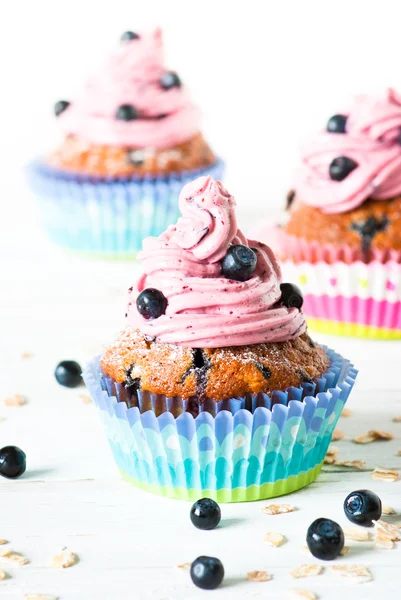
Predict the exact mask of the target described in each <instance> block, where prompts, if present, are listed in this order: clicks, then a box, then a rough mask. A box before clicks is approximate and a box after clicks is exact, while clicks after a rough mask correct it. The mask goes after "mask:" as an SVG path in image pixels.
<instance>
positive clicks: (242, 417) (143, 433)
mask: <svg viewBox="0 0 401 600" xmlns="http://www.w3.org/2000/svg"><path fill="white" fill-rule="evenodd" d="M327 353H328V355H329V357H330V359H331V366H330V368H329V369H328V371H327V373H326V374H325V375H323V376H322V378H320V379H319V385H318V386H317V388H316V393H315V394H314V395H310V396H303V391H304V389H303V388H299V394H300V395H299V397H300V398H302V401H301V400H291V397H293V396H292V395H291V392H292V391H293V390H292V389H291V388H290V389H289V390H287V391H286V392H283V391H277V394H283V395H284V396H285V398H283V396H274V393H272V395H271V396H272V398H271V400H272V403H271V404H272V406H271V409H268V408H265V407H263V406H258V407H257V408H255V410H254V411H253V412H252V411H251V410H246V409H243V408H240V409H239V410H236V411H235V412H230V411H229V410H226V409H223V410H220V412H218V413H217V414H216V415H215V416H213V415H211V414H210V413H208V412H207V411H203V412H200V414H199V415H198V416H196V417H194V416H193V415H192V414H191V413H190V412H183V413H182V414H180V415H179V416H178V417H176V418H175V417H174V416H173V414H172V413H171V412H169V411H166V412H163V413H162V414H160V415H159V416H157V415H156V413H155V412H154V411H153V410H147V411H146V412H144V413H141V412H140V410H139V408H138V407H132V408H127V405H126V404H125V402H120V401H118V398H117V397H116V396H114V395H112V394H111V393H109V392H108V391H107V390H106V389H104V387H103V386H102V383H101V382H102V377H103V376H102V372H101V368H100V362H99V358H96V359H94V360H93V361H92V362H91V363H90V364H89V365H88V366H87V368H86V369H85V371H84V379H85V382H86V385H87V387H88V389H89V392H90V394H91V396H92V397H93V399H94V402H95V404H96V405H97V408H98V409H99V414H100V417H101V420H102V422H103V425H104V427H105V431H106V435H107V437H108V441H109V444H110V446H111V449H112V452H113V455H114V459H115V461H116V463H117V466H118V468H119V469H120V471H121V472H122V473H123V475H124V477H125V478H126V479H127V480H128V481H130V483H132V484H134V485H135V486H137V487H140V488H142V489H146V490H147V491H151V492H153V493H157V494H160V495H163V496H167V497H170V498H177V499H181V500H192V501H193V500H194V499H196V498H199V497H211V498H215V499H216V500H218V501H220V502H240V501H247V500H259V499H264V498H270V497H275V496H278V495H282V494H288V493H290V492H293V491H295V490H297V489H300V488H301V487H304V486H305V485H308V484H309V483H310V482H311V481H313V480H314V479H315V478H316V477H317V475H318V473H319V471H320V468H321V465H322V463H323V460H324V457H325V455H326V452H327V448H328V446H329V444H330V441H331V438H332V434H333V431H334V429H335V426H336V423H337V421H338V418H339V416H340V414H341V412H342V410H343V408H344V405H345V403H346V401H347V399H348V397H349V394H350V392H351V390H352V387H353V385H354V382H355V378H356V375H357V371H356V370H355V369H354V368H353V367H352V365H350V363H349V362H348V361H346V360H345V359H343V358H342V357H341V356H340V355H338V354H336V353H335V352H333V351H331V350H327ZM294 389H296V388H294ZM273 397H275V398H276V399H275V401H274V402H273Z"/></svg>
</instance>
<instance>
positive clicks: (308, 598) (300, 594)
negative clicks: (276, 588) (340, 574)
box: [290, 588, 317, 600]
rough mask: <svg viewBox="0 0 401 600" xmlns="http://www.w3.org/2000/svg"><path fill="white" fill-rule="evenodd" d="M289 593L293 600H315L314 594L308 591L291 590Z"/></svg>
mask: <svg viewBox="0 0 401 600" xmlns="http://www.w3.org/2000/svg"><path fill="white" fill-rule="evenodd" d="M290 593H291V596H292V597H293V598H303V599H304V600H317V596H316V594H315V592H311V591H310V590H304V589H301V588H293V589H291V590H290Z"/></svg>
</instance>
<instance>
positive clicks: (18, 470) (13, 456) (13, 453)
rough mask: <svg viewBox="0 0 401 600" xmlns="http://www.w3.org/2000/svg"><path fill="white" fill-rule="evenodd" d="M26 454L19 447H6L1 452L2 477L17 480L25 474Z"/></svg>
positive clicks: (0, 472)
mask: <svg viewBox="0 0 401 600" xmlns="http://www.w3.org/2000/svg"><path fill="white" fill-rule="evenodd" d="M25 469H26V454H25V452H23V451H22V450H21V449H20V448H18V447H17V446H5V447H4V448H2V449H1V450H0V475H3V477H7V478H8V479H16V478H17V477H21V475H22V474H23V473H25Z"/></svg>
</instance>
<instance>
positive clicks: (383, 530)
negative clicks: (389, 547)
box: [373, 519, 401, 542]
mask: <svg viewBox="0 0 401 600" xmlns="http://www.w3.org/2000/svg"><path fill="white" fill-rule="evenodd" d="M373 523H374V526H375V528H376V536H377V538H378V539H380V540H391V541H392V542H399V541H400V540H401V528H400V526H399V525H397V524H396V523H386V522H385V521H382V520H381V519H379V520H378V521H373Z"/></svg>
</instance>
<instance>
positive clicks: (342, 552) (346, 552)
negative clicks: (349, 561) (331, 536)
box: [340, 546, 350, 556]
mask: <svg viewBox="0 0 401 600" xmlns="http://www.w3.org/2000/svg"><path fill="white" fill-rule="evenodd" d="M349 549H350V546H343V549H342V550H341V552H340V556H345V555H346V554H348V552H349Z"/></svg>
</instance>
